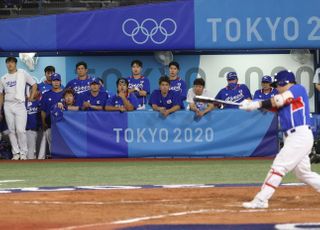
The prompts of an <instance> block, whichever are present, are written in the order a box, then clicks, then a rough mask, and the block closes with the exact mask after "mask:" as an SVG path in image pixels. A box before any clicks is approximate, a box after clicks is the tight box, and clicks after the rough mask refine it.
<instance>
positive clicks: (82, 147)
mask: <svg viewBox="0 0 320 230" xmlns="http://www.w3.org/2000/svg"><path fill="white" fill-rule="evenodd" d="M52 136H53V142H52V155H53V157H57V158H61V157H85V158H96V157H248V156H270V155H274V154H276V153H277V150H278V141H277V118H276V117H275V116H274V114H273V113H266V112H264V113H262V112H260V111H256V112H250V113H249V112H244V111H240V110H226V111H224V110H216V111H213V112H211V113H209V114H207V115H206V116H204V117H203V118H201V119H196V118H195V117H194V114H193V113H192V112H189V111H179V112H176V113H174V114H171V115H170V116H169V117H167V118H163V117H162V116H161V115H160V114H159V113H157V112H152V111H136V112H130V113H118V112H65V114H64V117H63V120H62V121H61V122H57V123H55V124H53V125H52Z"/></svg>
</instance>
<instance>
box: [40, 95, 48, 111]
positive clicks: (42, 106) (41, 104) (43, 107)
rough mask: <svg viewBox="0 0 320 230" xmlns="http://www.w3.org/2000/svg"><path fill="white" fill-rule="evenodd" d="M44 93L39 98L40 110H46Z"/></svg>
mask: <svg viewBox="0 0 320 230" xmlns="http://www.w3.org/2000/svg"><path fill="white" fill-rule="evenodd" d="M46 104H47V103H46V94H44V95H43V96H42V98H41V100H40V110H41V111H44V112H46V110H47V106H46Z"/></svg>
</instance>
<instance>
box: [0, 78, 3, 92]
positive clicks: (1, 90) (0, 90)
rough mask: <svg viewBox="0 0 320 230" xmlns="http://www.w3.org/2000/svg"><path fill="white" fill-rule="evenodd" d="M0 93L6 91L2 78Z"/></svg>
mask: <svg viewBox="0 0 320 230" xmlns="http://www.w3.org/2000/svg"><path fill="white" fill-rule="evenodd" d="M0 93H4V87H3V83H2V81H1V80H0Z"/></svg>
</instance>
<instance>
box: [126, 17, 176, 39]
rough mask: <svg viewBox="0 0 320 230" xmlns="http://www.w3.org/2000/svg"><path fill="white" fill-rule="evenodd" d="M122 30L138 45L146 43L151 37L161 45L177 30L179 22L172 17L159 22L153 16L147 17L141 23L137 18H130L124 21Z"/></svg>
mask: <svg viewBox="0 0 320 230" xmlns="http://www.w3.org/2000/svg"><path fill="white" fill-rule="evenodd" d="M122 31H123V33H124V34H125V35H126V36H128V37H131V39H132V41H133V42H134V43H136V44H138V45H142V44H145V43H146V42H148V40H149V39H150V40H151V41H152V42H153V43H155V44H157V45H160V44H163V43H165V42H166V41H167V39H168V37H170V36H172V35H173V34H174V33H175V32H176V31H177V24H176V22H175V21H174V20H173V19H172V18H165V19H163V20H162V21H161V22H160V23H159V24H158V23H157V21H156V20H154V19H152V18H146V19H144V20H143V21H142V23H141V25H140V24H139V22H138V21H137V20H136V19H133V18H128V19H127V20H125V21H124V22H123V23H122Z"/></svg>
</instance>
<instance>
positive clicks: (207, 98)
mask: <svg viewBox="0 0 320 230" xmlns="http://www.w3.org/2000/svg"><path fill="white" fill-rule="evenodd" d="M194 101H203V102H213V103H218V104H226V105H237V106H239V105H240V104H241V103H237V102H233V101H223V100H219V99H215V98H213V97H204V96H195V97H194Z"/></svg>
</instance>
